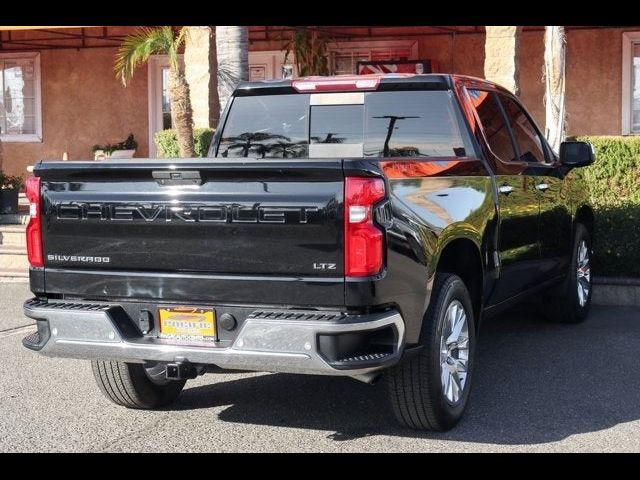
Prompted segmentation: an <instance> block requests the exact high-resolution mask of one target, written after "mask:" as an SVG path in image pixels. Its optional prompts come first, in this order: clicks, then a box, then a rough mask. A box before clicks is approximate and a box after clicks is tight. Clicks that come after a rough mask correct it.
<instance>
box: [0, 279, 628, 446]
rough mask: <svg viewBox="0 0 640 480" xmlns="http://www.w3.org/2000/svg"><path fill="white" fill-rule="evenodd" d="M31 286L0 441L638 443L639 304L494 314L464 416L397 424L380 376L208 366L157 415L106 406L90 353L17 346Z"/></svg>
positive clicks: (1, 321) (8, 294) (9, 315)
mask: <svg viewBox="0 0 640 480" xmlns="http://www.w3.org/2000/svg"><path fill="white" fill-rule="evenodd" d="M29 296H30V293H29V291H28V286H27V284H26V283H23V282H21V283H0V352H2V361H1V362H0V451H2V452H14V451H74V452H75V451H125V452H129V451H131V452H139V451H142V452H165V451H233V452H280V451H287V452H289V451H296V452H297V451H310V452H351V451H366V452H374V451H377V452H416V451H418V452H477V451H483V452H484V451H487V452H501V451H528V452H538V451H569V452H572V451H632V452H638V451H640V369H639V368H638V362H639V360H638V356H637V352H638V350H639V348H638V347H639V346H640V309H638V308H633V307H600V306H597V307H593V309H592V313H591V315H590V317H589V318H588V320H587V321H586V322H585V323H583V324H580V325H556V324H551V323H548V322H546V321H544V320H543V319H541V318H539V317H538V316H537V315H536V314H535V313H534V312H533V311H532V310H528V309H524V310H522V311H518V312H511V313H509V314H506V315H504V316H502V317H500V318H496V319H492V320H488V321H486V322H485V324H484V325H483V329H482V331H481V334H480V340H479V347H478V357H477V361H476V377H475V379H474V386H473V390H472V392H471V401H470V405H469V408H468V409H467V412H466V415H465V417H464V418H463V420H462V422H461V423H460V424H459V425H458V426H457V427H456V428H455V429H454V430H452V431H450V432H446V433H423V432H414V431H409V430H404V429H401V428H398V427H396V426H395V425H394V423H393V419H392V418H391V416H390V414H389V409H388V407H387V404H386V401H385V396H384V389H383V385H382V384H377V385H373V386H370V385H365V384H362V383H359V382H357V381H354V380H350V379H346V378H334V377H322V376H301V375H285V374H263V373H250V374H209V375H204V376H202V377H199V378H198V379H196V380H190V381H189V382H187V385H186V387H185V390H184V391H183V393H182V395H181V397H180V399H179V401H178V402H177V403H176V404H175V405H174V406H173V407H172V408H170V409H166V410H163V411H139V410H128V409H125V408H123V407H118V406H116V405H114V404H112V403H110V402H109V401H108V400H107V399H106V398H104V397H103V396H102V394H101V393H100V391H99V390H98V387H97V386H96V385H95V383H94V379H93V375H92V373H91V367H90V364H89V362H87V361H81V360H67V359H50V358H45V357H43V356H40V355H38V354H36V353H34V352H31V351H29V350H26V349H25V348H23V347H22V344H21V340H22V337H24V336H25V335H26V334H27V333H29V332H30V331H31V330H32V329H33V327H31V326H30V325H31V322H30V321H29V319H27V318H25V317H23V315H22V302H23V301H24V300H25V299H26V298H28V297H29Z"/></svg>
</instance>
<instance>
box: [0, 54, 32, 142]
mask: <svg viewBox="0 0 640 480" xmlns="http://www.w3.org/2000/svg"><path fill="white" fill-rule="evenodd" d="M0 91H1V93H0V140H2V141H3V142H41V141H42V108H41V98H40V54H39V53H10V54H2V53H0Z"/></svg>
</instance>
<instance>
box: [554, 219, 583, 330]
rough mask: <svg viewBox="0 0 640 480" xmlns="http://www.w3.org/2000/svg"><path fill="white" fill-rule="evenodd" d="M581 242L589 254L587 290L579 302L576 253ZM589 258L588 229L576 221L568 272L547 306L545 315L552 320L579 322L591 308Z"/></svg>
mask: <svg viewBox="0 0 640 480" xmlns="http://www.w3.org/2000/svg"><path fill="white" fill-rule="evenodd" d="M582 242H585V244H586V247H587V250H588V255H589V279H588V285H589V291H588V294H587V295H586V301H585V302H584V303H582V302H581V299H580V295H579V292H578V254H579V249H580V246H581V244H582ZM591 258H592V246H591V235H589V231H588V230H587V228H586V227H585V226H584V225H582V224H580V223H578V224H576V228H575V234H574V238H573V248H572V249H571V263H570V267H569V273H568V275H567V278H566V280H565V281H564V282H563V283H562V284H561V286H560V288H559V291H557V292H554V293H556V295H555V296H554V298H553V301H552V302H551V304H550V305H549V306H548V307H547V308H548V312H547V317H548V318H550V319H551V320H552V321H554V322H558V323H580V322H582V321H583V320H584V319H585V318H587V315H588V314H589V309H590V308H591V295H592V293H593V276H592V275H591V271H590V270H591V269H590V267H591V261H590V260H591ZM582 281H584V280H582ZM543 308H544V307H543Z"/></svg>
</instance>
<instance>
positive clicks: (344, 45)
mask: <svg viewBox="0 0 640 480" xmlns="http://www.w3.org/2000/svg"><path fill="white" fill-rule="evenodd" d="M386 49H389V50H391V49H408V50H409V51H410V52H411V54H410V57H412V59H415V60H418V58H419V55H418V41H417V40H411V39H409V40H357V41H342V42H340V41H337V42H330V43H328V44H327V52H328V54H329V61H330V62H333V61H334V57H335V56H336V55H338V54H343V55H344V54H347V53H351V54H353V52H357V51H361V50H366V51H369V52H370V53H371V52H372V51H375V50H386ZM332 67H333V65H332ZM354 73H355V72H354Z"/></svg>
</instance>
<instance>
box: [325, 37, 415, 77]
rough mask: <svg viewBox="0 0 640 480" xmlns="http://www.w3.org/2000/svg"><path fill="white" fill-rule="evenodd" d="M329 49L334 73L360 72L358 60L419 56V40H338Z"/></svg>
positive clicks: (397, 58) (331, 67) (406, 58)
mask: <svg viewBox="0 0 640 480" xmlns="http://www.w3.org/2000/svg"><path fill="white" fill-rule="evenodd" d="M328 50H329V58H330V69H331V72H332V73H333V74H334V75H345V74H349V75H353V74H356V73H358V72H357V65H358V62H371V61H377V60H380V61H382V60H411V59H416V58H418V42H416V41H413V40H408V41H405V40H391V41H385V40H380V41H376V40H374V41H369V42H336V43H330V44H329V45H328Z"/></svg>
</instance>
